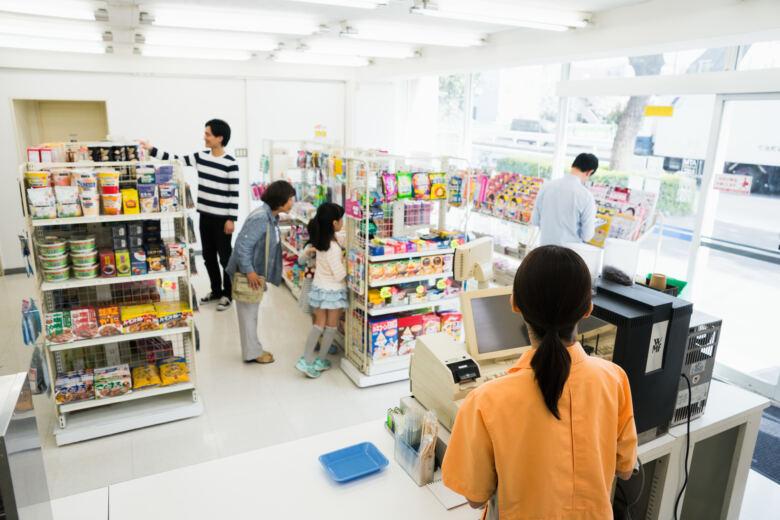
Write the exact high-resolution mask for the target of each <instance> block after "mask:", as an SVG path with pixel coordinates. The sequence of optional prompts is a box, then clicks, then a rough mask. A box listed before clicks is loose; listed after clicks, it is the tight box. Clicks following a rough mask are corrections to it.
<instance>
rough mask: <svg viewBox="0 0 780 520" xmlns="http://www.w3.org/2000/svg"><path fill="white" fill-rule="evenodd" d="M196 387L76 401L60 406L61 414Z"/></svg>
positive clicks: (170, 387)
mask: <svg viewBox="0 0 780 520" xmlns="http://www.w3.org/2000/svg"><path fill="white" fill-rule="evenodd" d="M194 388H195V385H194V384H193V383H192V382H188V383H176V384H173V385H168V386H158V387H155V388H147V389H145V390H136V391H134V392H128V393H126V394H124V395H120V396H118V397H106V398H104V399H90V400H89V401H76V402H75V403H65V404H61V405H60V412H62V413H67V412H75V411H76V410H86V409H87V408H97V407H98V406H107V405H109V404H115V403H121V402H124V401H133V400H135V399H142V398H146V397H152V396H155V395H163V394H171V393H173V392H183V391H184V390H193V389H194Z"/></svg>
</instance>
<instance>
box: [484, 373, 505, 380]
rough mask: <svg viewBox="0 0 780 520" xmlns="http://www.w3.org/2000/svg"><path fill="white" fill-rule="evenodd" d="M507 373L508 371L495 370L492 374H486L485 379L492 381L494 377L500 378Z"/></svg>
mask: <svg viewBox="0 0 780 520" xmlns="http://www.w3.org/2000/svg"><path fill="white" fill-rule="evenodd" d="M505 375H506V372H504V371H501V372H493V373H492V374H486V375H485V381H490V380H493V379H498V378H499V377H504V376H505Z"/></svg>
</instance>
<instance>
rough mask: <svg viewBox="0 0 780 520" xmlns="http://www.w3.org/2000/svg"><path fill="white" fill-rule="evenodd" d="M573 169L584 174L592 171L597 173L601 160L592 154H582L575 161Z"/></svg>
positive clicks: (572, 165)
mask: <svg viewBox="0 0 780 520" xmlns="http://www.w3.org/2000/svg"><path fill="white" fill-rule="evenodd" d="M571 167H572V168H577V169H578V170H579V171H581V172H582V173H586V172H589V171H591V170H593V173H596V170H598V169H599V158H598V157H596V156H595V155H593V154H592V153H581V154H579V155H578V156H577V157H576V158H575V159H574V162H573V163H572V164H571ZM591 175H593V174H591Z"/></svg>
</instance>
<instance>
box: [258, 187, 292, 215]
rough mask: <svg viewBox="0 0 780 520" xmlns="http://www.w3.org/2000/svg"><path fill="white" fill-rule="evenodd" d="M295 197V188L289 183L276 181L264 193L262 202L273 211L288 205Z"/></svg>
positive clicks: (261, 198)
mask: <svg viewBox="0 0 780 520" xmlns="http://www.w3.org/2000/svg"><path fill="white" fill-rule="evenodd" d="M292 197H295V188H293V187H292V184H290V183H289V182H287V181H274V182H272V183H271V184H269V185H268V187H267V188H266V189H265V191H263V195H262V196H261V197H260V200H262V201H263V202H265V203H266V204H268V205H269V206H270V207H271V211H274V210H277V209H279V208H281V207H282V206H284V205H285V204H287V201H288V200H290V198H292Z"/></svg>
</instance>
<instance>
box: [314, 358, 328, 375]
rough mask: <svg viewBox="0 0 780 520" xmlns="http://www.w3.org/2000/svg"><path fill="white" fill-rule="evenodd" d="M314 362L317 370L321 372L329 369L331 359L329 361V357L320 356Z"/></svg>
mask: <svg viewBox="0 0 780 520" xmlns="http://www.w3.org/2000/svg"><path fill="white" fill-rule="evenodd" d="M312 364H313V365H314V368H315V369H316V370H319V371H320V372H323V371H325V370H327V369H329V368H330V366H331V365H330V361H328V360H327V359H320V358H317V359H315V360H314V363H312Z"/></svg>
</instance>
